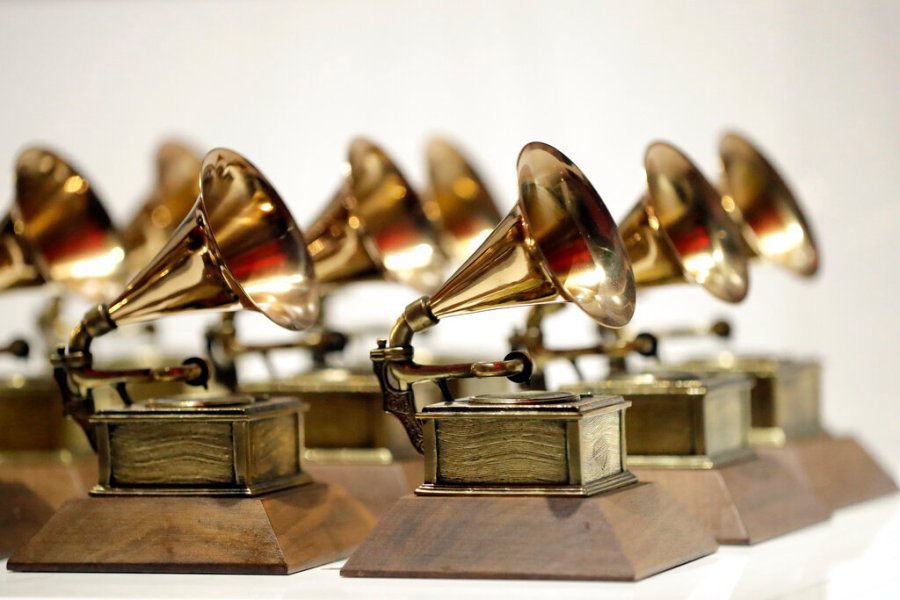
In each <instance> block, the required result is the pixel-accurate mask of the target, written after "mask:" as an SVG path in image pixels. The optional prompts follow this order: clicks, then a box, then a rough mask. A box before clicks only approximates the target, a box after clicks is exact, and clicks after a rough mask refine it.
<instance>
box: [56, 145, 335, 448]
mask: <svg viewBox="0 0 900 600" xmlns="http://www.w3.org/2000/svg"><path fill="white" fill-rule="evenodd" d="M318 299H319V296H318V293H317V290H316V284H315V278H314V276H313V269H312V262H311V261H310V258H309V255H308V254H307V252H306V243H305V242H304V239H303V236H302V234H301V232H300V229H299V228H298V227H297V225H296V224H295V223H294V220H293V218H292V217H291V215H290V213H289V212H288V209H287V207H286V206H285V205H284V202H283V201H282V200H281V198H280V197H279V196H278V193H277V192H276V191H275V190H274V188H272V186H271V185H270V184H269V183H268V181H267V180H266V179H265V177H264V176H263V175H262V174H261V173H260V172H259V171H258V170H257V169H256V167H254V166H253V165H252V164H251V163H250V162H249V161H248V160H247V159H245V158H244V157H242V156H241V155H239V154H237V153H236V152H233V151H231V150H226V149H223V148H218V149H215V150H213V151H211V152H210V153H209V154H207V155H206V158H204V160H203V163H202V168H201V172H200V196H199V197H198V198H197V200H196V203H195V204H194V207H193V208H192V209H191V211H190V212H189V213H188V215H187V217H185V219H184V221H182V222H181V224H180V225H179V226H178V227H177V228H176V229H175V231H174V233H173V234H172V237H171V239H170V240H169V242H168V243H167V244H166V245H165V246H164V247H163V249H162V250H160V252H159V254H157V256H156V257H155V258H154V259H153V260H152V261H151V262H150V263H149V264H148V265H147V266H146V267H145V268H144V269H143V270H142V271H141V272H140V273H138V274H137V275H135V277H134V278H133V279H132V280H131V282H130V283H129V284H128V285H127V286H126V288H125V290H124V291H123V292H122V293H121V294H120V295H119V296H118V297H117V298H116V299H114V300H113V301H111V302H110V303H109V304H108V305H107V304H101V305H98V306H97V307H95V308H94V309H92V310H91V311H89V312H88V313H87V314H86V315H85V317H84V319H83V320H82V322H81V323H80V324H79V325H78V326H77V327H76V329H75V330H74V331H73V333H72V335H71V338H70V341H69V346H68V348H67V349H66V350H65V352H64V353H62V351H61V354H60V356H59V357H58V358H57V360H56V361H55V365H56V366H57V373H58V375H57V378H58V380H59V377H60V369H62V371H63V372H64V373H65V375H66V376H67V377H68V379H65V378H63V381H65V382H67V384H66V385H64V390H63V391H64V394H66V396H67V404H68V405H69V408H68V410H69V412H70V413H71V414H73V416H75V417H76V420H78V421H79V423H81V424H82V426H83V427H86V425H87V421H86V417H87V416H89V414H90V413H91V412H93V406H92V402H91V401H90V400H91V398H90V389H91V388H92V387H95V386H97V385H104V384H110V383H114V384H119V383H138V382H152V381H173V380H179V381H186V382H188V383H191V384H194V385H200V384H205V380H206V377H207V373H206V370H205V364H202V365H201V364H199V363H198V362H197V361H194V362H195V364H193V365H188V366H185V367H180V368H174V369H173V368H160V369H147V370H132V371H124V372H120V371H108V372H100V371H97V370H95V369H93V368H92V366H91V356H90V344H91V340H92V339H93V338H94V337H97V336H99V335H103V334H105V333H108V332H110V331H112V330H113V329H115V328H116V327H117V326H119V325H124V324H128V323H137V322H142V321H149V320H152V319H156V318H158V317H161V316H164V315H172V314H178V313H185V312H195V311H203V310H219V311H222V310H224V311H228V310H237V309H238V308H245V309H249V310H254V311H257V312H260V313H262V314H264V315H265V316H266V317H268V318H269V319H270V320H272V321H273V322H275V323H276V324H278V325H280V326H282V327H285V328H287V329H293V330H300V329H304V328H305V327H308V326H309V325H311V324H312V323H313V322H314V321H315V319H316V316H317V313H318V306H319V305H318ZM86 431H87V429H86ZM89 435H90V433H89Z"/></svg>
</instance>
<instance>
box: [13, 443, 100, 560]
mask: <svg viewBox="0 0 900 600" xmlns="http://www.w3.org/2000/svg"><path fill="white" fill-rule="evenodd" d="M96 480H97V459H96V457H95V456H94V455H90V456H85V457H77V458H71V457H69V456H68V455H63V454H60V453H58V452H30V453H28V454H27V455H26V456H24V457H22V458H15V459H12V460H10V461H9V462H4V463H2V464H0V558H6V557H7V556H9V555H10V554H12V553H13V552H14V551H15V550H16V549H17V548H18V547H20V546H21V545H22V544H24V543H25V542H27V541H28V540H29V539H30V538H31V536H33V535H34V534H35V533H37V531H38V530H39V529H40V528H41V526H42V525H44V523H46V522H47V520H49V519H50V517H52V516H53V513H54V512H56V511H57V510H58V509H59V508H60V507H61V506H62V505H63V504H65V502H66V501H67V500H72V499H75V498H80V497H87V495H88V491H90V489H91V486H92V485H93V482H94V481H96Z"/></svg>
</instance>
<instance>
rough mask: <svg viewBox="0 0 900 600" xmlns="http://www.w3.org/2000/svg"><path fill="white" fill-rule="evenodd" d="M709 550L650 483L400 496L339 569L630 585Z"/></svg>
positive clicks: (360, 573)
mask: <svg viewBox="0 0 900 600" xmlns="http://www.w3.org/2000/svg"><path fill="white" fill-rule="evenodd" d="M716 547H717V546H716V543H715V542H714V541H713V539H712V538H711V537H709V535H708V534H706V533H705V532H704V531H703V529H702V527H699V526H698V525H697V522H696V520H695V519H694V518H693V517H691V516H690V515H689V514H688V513H687V512H686V511H685V510H684V509H683V508H681V506H679V504H678V503H677V502H675V501H674V500H673V499H672V497H671V496H670V495H669V494H667V493H666V492H665V491H664V490H663V489H662V488H661V487H660V486H658V485H655V484H652V483H638V484H634V485H631V486H628V487H625V488H620V489H618V490H614V491H611V492H608V493H605V494H598V495H595V496H586V497H559V496H553V497H539V496H407V497H405V498H401V499H400V501H399V502H397V503H396V504H395V505H394V506H393V508H391V510H390V511H388V513H387V514H386V515H385V516H384V517H383V518H382V520H381V521H380V522H379V524H378V526H377V527H376V528H375V531H373V532H372V535H370V536H369V537H368V539H366V541H365V542H363V544H362V545H361V546H360V547H359V548H358V549H357V550H356V552H354V553H353V555H352V556H351V557H350V559H349V560H348V561H347V563H346V564H345V565H344V568H343V569H341V575H344V576H349V577H441V578H447V577H452V578H464V579H475V578H491V579H585V580H625V581H635V580H638V579H643V578H644V577H648V576H650V575H653V574H655V573H659V572H660V571H665V570H666V569H670V568H672V567H675V566H678V565H681V564H683V563H686V562H688V561H691V560H694V559H696V558H700V557H701V556H705V555H707V554H711V553H712V552H715V550H716Z"/></svg>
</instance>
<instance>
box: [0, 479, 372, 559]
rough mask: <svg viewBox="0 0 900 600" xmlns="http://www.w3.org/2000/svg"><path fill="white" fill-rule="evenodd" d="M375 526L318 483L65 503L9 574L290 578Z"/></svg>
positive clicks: (341, 551)
mask: <svg viewBox="0 0 900 600" xmlns="http://www.w3.org/2000/svg"><path fill="white" fill-rule="evenodd" d="M374 524H375V521H374V519H373V518H372V517H371V515H369V514H368V512H366V510H365V509H364V508H363V507H362V506H361V505H360V504H359V503H358V502H356V501H355V500H354V499H352V498H351V497H349V496H348V495H347V493H346V492H345V491H343V490H342V489H340V488H338V487H336V486H331V485H327V484H322V483H311V484H308V485H302V486H297V487H294V488H290V489H287V490H282V491H279V492H272V493H268V494H264V495H261V496H256V497H244V498H235V497H229V498H225V497H209V496H104V497H90V498H86V499H83V500H73V501H71V502H69V503H67V504H66V505H65V506H63V507H62V509H61V510H60V511H59V512H57V513H56V514H55V515H54V516H53V518H51V519H50V520H49V521H48V522H47V524H46V525H44V527H43V528H42V529H41V530H40V531H39V532H38V533H37V535H35V536H34V537H33V538H31V541H29V542H28V543H27V544H25V545H24V546H22V547H21V548H19V549H18V551H17V552H15V553H14V554H13V556H12V557H11V558H10V559H9V562H8V564H7V568H9V569H11V570H14V571H84V572H139V573H246V574H288V573H294V572H296V571H301V570H304V569H309V568H312V567H316V566H319V565H322V564H325V563H328V562H332V561H335V560H338V559H340V558H343V557H345V556H347V555H348V554H349V553H350V552H351V551H352V550H353V548H354V547H356V546H357V545H358V544H359V543H360V542H361V541H362V540H363V539H364V538H365V536H366V535H367V534H368V532H369V531H370V530H371V529H372V527H373V526H374Z"/></svg>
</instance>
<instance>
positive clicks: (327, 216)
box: [306, 139, 445, 291]
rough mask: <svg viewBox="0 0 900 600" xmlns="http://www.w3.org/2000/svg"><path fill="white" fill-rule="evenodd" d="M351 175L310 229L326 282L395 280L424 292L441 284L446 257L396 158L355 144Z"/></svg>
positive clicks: (310, 248) (349, 159)
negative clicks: (393, 158) (395, 160)
mask: <svg viewBox="0 0 900 600" xmlns="http://www.w3.org/2000/svg"><path fill="white" fill-rule="evenodd" d="M346 168H347V175H346V179H345V180H344V182H343V184H342V185H341V187H340V188H339V189H338V191H337V193H336V194H335V195H334V197H333V198H332V200H331V201H330V202H329V203H328V205H327V206H326V208H325V210H324V211H323V212H322V214H321V215H319V217H318V218H317V219H316V220H315V221H313V224H312V225H310V226H309V227H308V228H307V229H306V234H307V236H306V237H307V240H309V245H308V247H307V249H308V251H309V254H310V256H311V258H312V261H313V263H314V264H315V272H316V279H317V280H318V282H319V283H320V284H321V285H323V286H328V287H332V286H337V285H341V284H344V283H350V282H358V281H363V280H367V279H390V280H394V281H399V282H401V283H404V284H407V285H409V286H410V287H413V288H415V289H418V290H422V291H430V290H432V289H434V288H435V287H436V286H437V284H438V283H440V276H441V273H442V271H443V265H444V261H445V257H444V255H443V252H442V251H441V247H440V240H439V239H438V234H437V232H436V231H435V229H434V227H433V225H432V223H431V222H430V221H429V219H428V217H427V216H426V214H425V208H424V206H423V204H422V202H421V200H420V199H419V197H418V196H417V195H416V193H415V192H414V191H413V189H412V187H411V186H410V185H409V183H408V182H407V180H406V178H404V176H403V175H402V174H401V172H400V170H399V169H398V168H397V167H396V166H395V165H394V163H393V161H391V159H390V158H389V157H388V156H387V154H385V152H384V151H383V150H381V148H379V147H378V146H376V145H375V144H373V143H372V142H369V141H367V140H364V139H356V140H354V141H353V142H352V143H351V145H350V151H349V154H348V157H347V167H346Z"/></svg>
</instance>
